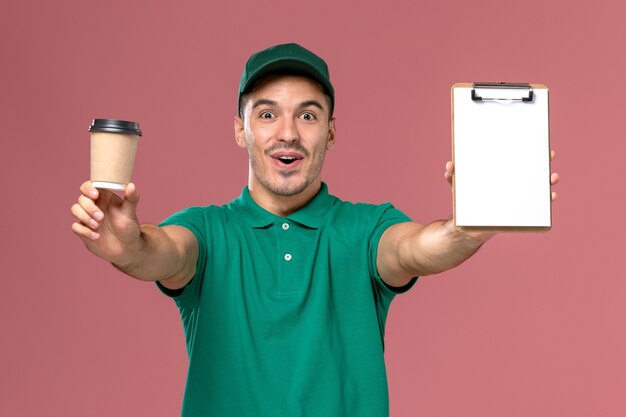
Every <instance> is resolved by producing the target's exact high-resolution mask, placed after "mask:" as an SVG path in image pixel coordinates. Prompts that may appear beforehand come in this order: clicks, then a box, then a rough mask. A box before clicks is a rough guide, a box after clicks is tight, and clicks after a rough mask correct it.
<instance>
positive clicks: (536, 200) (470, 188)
mask: <svg viewBox="0 0 626 417" xmlns="http://www.w3.org/2000/svg"><path fill="white" fill-rule="evenodd" d="M548 92H549V90H548V88H547V87H546V86H545V85H543V84H526V83H504V82H498V83H457V84H454V85H453V86H452V89H451V95H452V154H453V157H452V158H453V161H454V179H453V189H454V202H453V218H454V224H455V227H456V228H457V229H459V230H463V231H494V232H498V231H500V232H538V231H548V230H550V228H551V227H552V211H551V209H552V202H551V189H550V172H551V171H550V121H549V106H548Z"/></svg>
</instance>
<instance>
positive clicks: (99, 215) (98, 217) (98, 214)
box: [93, 211, 104, 220]
mask: <svg viewBox="0 0 626 417" xmlns="http://www.w3.org/2000/svg"><path fill="white" fill-rule="evenodd" d="M93 217H95V218H96V220H102V218H103V217H104V214H102V212H101V211H96V212H95V213H94V214H93Z"/></svg>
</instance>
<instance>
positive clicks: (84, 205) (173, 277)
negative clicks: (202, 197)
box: [71, 181, 198, 289]
mask: <svg viewBox="0 0 626 417" xmlns="http://www.w3.org/2000/svg"><path fill="white" fill-rule="evenodd" d="M80 191H81V195H80V196H79V197H78V201H77V203H76V204H74V205H73V206H72V208H71V211H72V214H73V215H74V217H75V218H76V222H75V223H74V224H72V230H73V231H74V233H75V234H76V235H77V236H78V237H79V238H80V239H81V240H82V241H83V243H85V246H86V247H87V249H89V250H90V251H91V252H92V253H93V254H95V255H96V256H98V257H100V258H102V259H104V260H106V261H109V262H111V263H112V264H113V265H114V266H115V267H116V268H118V269H119V270H121V271H123V272H125V273H126V274H128V275H130V276H132V277H134V278H137V279H140V280H145V281H160V282H161V284H163V285H164V286H165V287H167V288H171V289H178V288H182V287H184V286H185V285H186V284H187V283H188V282H189V281H190V280H191V278H192V277H193V275H194V273H195V268H196V262H197V259H198V242H197V240H196V238H195V236H194V235H193V233H191V231H189V230H188V229H186V228H184V227H180V226H165V227H158V226H156V225H153V224H139V221H138V220H137V204H138V202H139V195H138V194H137V190H136V188H135V185H134V184H132V183H131V184H128V185H127V186H126V190H125V191H124V196H123V197H120V196H118V195H116V194H115V193H113V192H111V191H109V190H99V189H97V188H95V187H93V186H92V185H91V182H89V181H86V182H85V183H83V184H82V185H81V187H80Z"/></svg>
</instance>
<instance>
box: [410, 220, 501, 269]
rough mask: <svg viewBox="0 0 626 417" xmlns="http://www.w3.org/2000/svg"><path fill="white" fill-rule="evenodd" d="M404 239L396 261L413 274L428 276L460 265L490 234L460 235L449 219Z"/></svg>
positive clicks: (430, 225) (465, 233) (437, 222)
mask: <svg viewBox="0 0 626 417" xmlns="http://www.w3.org/2000/svg"><path fill="white" fill-rule="evenodd" d="M408 236H409V238H408V239H406V241H405V242H404V247H402V248H401V249H400V262H401V263H402V264H403V267H404V268H406V269H408V270H410V271H411V272H413V273H419V275H430V274H436V273H439V272H443V271H446V270H448V269H451V268H454V267H455V266H458V265H460V264H461V263H463V262H464V261H465V260H467V259H468V258H469V257H471V256H472V255H473V254H474V253H476V251H477V250H478V249H479V248H480V247H481V246H482V245H483V244H484V243H485V242H486V241H487V240H489V239H490V238H491V237H492V236H493V234H490V233H467V232H461V231H458V230H456V228H455V227H454V224H453V223H452V221H451V220H440V221H436V222H433V223H430V224H428V225H426V226H424V227H422V228H421V229H417V228H416V229H415V230H414V231H413V232H412V233H410V234H409V235H408Z"/></svg>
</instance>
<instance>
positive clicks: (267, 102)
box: [252, 98, 324, 110]
mask: <svg viewBox="0 0 626 417" xmlns="http://www.w3.org/2000/svg"><path fill="white" fill-rule="evenodd" d="M261 106H272V107H276V106H278V102H277V101H274V100H270V99H269V98H261V99H259V100H257V101H255V102H254V104H253V105H252V109H253V110H254V109H256V108H257V107H261ZM309 106H314V107H317V108H319V109H320V110H324V107H323V106H322V104H321V103H320V102H319V101H317V100H306V101H303V102H302V103H300V105H299V107H300V108H304V107H309Z"/></svg>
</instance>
